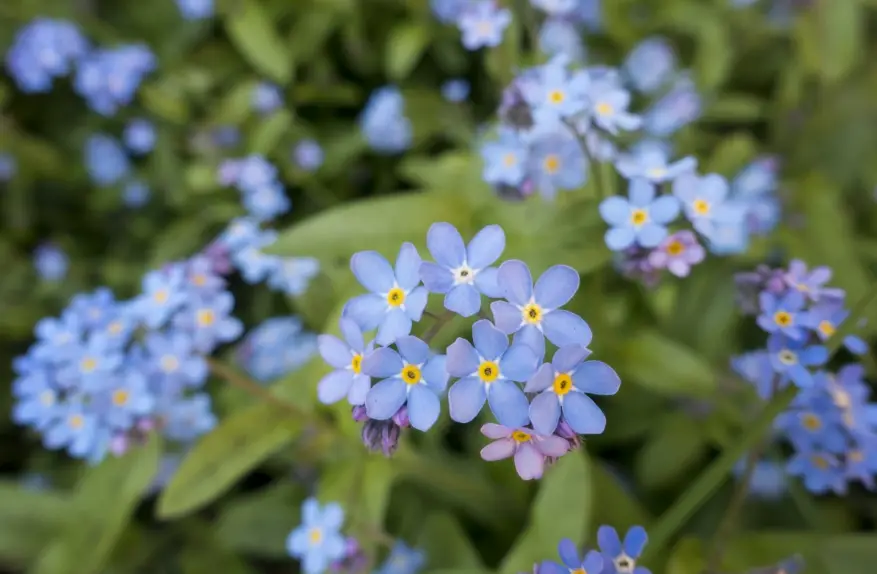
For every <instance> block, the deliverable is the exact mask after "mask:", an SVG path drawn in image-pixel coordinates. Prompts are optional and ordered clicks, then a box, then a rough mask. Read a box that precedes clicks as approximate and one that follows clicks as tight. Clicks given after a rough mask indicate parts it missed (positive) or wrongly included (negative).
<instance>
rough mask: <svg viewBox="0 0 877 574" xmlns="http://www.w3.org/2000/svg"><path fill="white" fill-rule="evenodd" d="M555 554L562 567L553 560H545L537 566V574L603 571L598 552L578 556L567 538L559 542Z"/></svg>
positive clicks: (573, 544)
mask: <svg viewBox="0 0 877 574" xmlns="http://www.w3.org/2000/svg"><path fill="white" fill-rule="evenodd" d="M557 553H558V554H559V555H560V560H561V562H563V565H562V566H561V565H560V564H558V563H557V562H554V561H553V560H546V561H544V562H542V563H541V564H540V565H539V574H569V573H570V572H576V573H578V572H587V573H588V574H591V573H593V574H600V572H602V571H603V556H602V555H601V554H600V553H599V552H597V551H596V550H589V551H588V552H586V553H584V554H583V555H579V551H578V550H577V549H576V545H575V543H574V542H573V541H572V540H570V539H569V538H564V539H563V540H561V541H560V544H558V546H557Z"/></svg>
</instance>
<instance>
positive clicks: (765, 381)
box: [731, 351, 776, 399]
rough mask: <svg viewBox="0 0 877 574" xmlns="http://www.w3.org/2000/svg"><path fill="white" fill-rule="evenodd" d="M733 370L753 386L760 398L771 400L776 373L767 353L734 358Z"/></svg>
mask: <svg viewBox="0 0 877 574" xmlns="http://www.w3.org/2000/svg"><path fill="white" fill-rule="evenodd" d="M731 369H732V370H733V371H734V372H735V373H737V374H738V375H739V376H741V377H743V379H745V380H746V381H747V382H749V383H750V384H752V385H753V386H754V387H755V391H756V392H757V393H758V396H759V397H760V398H762V399H769V398H771V397H772V396H773V394H774V393H773V383H774V379H775V378H776V372H775V371H774V368H773V365H772V364H771V360H770V354H769V353H768V352H767V351H755V352H752V353H745V354H743V355H739V356H737V357H733V358H732V359H731Z"/></svg>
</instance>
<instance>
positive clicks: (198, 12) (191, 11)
mask: <svg viewBox="0 0 877 574" xmlns="http://www.w3.org/2000/svg"><path fill="white" fill-rule="evenodd" d="M177 8H179V10H180V15H181V16H182V17H183V18H184V19H186V20H206V19H207V18H211V17H212V16H213V10H214V8H213V0H177Z"/></svg>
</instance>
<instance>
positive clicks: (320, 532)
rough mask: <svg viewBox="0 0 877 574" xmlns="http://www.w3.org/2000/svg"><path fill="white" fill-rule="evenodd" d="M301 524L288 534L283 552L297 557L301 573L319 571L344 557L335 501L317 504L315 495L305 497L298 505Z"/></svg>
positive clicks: (340, 512)
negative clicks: (299, 561) (300, 504)
mask: <svg viewBox="0 0 877 574" xmlns="http://www.w3.org/2000/svg"><path fill="white" fill-rule="evenodd" d="M301 522H302V523H301V525H300V526H298V527H297V528H296V529H295V530H293V531H292V532H290V533H289V536H288V537H287V539H286V551H287V552H288V553H289V555H290V556H292V557H294V558H298V559H299V560H301V566H302V572H304V574H322V573H323V572H325V571H326V570H327V569H328V568H329V566H330V565H331V564H332V563H333V562H335V561H336V560H340V559H341V558H342V557H343V556H344V550H345V547H346V546H345V544H344V537H343V536H342V535H341V533H340V530H341V526H342V525H343V524H344V511H343V510H342V509H341V506H339V505H338V504H337V503H334V502H330V503H328V504H326V505H325V506H323V507H321V506H320V503H319V502H317V500H316V499H315V498H308V499H307V500H305V501H304V504H302V507H301Z"/></svg>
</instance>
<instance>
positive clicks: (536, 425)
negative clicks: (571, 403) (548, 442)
mask: <svg viewBox="0 0 877 574" xmlns="http://www.w3.org/2000/svg"><path fill="white" fill-rule="evenodd" d="M530 421H531V422H532V423H533V430H535V431H536V432H537V433H539V434H541V435H546V436H547V435H550V434H553V433H554V431H555V430H557V423H558V422H560V401H559V400H558V399H557V395H555V394H554V393H551V392H543V393H539V394H538V395H536V396H535V397H534V398H533V402H532V403H530Z"/></svg>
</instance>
